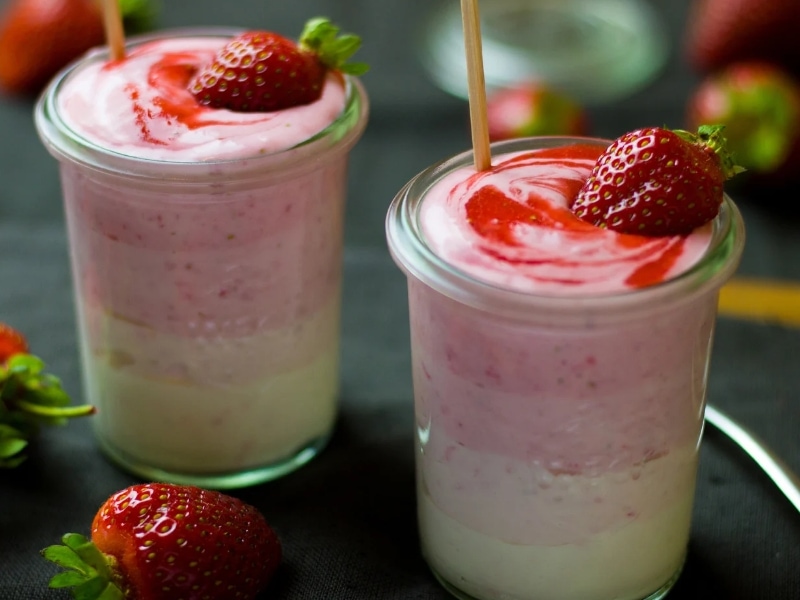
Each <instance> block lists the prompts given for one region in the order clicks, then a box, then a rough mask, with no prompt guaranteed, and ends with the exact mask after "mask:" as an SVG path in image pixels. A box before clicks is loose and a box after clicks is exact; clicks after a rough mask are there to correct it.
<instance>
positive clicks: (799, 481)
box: [705, 405, 800, 511]
mask: <svg viewBox="0 0 800 600" xmlns="http://www.w3.org/2000/svg"><path fill="white" fill-rule="evenodd" d="M705 414H706V417H705V419H706V422H707V423H710V424H711V425H712V426H714V427H715V428H717V429H719V430H720V431H721V432H722V433H724V434H725V435H727V436H728V437H729V438H730V439H732V440H733V441H734V442H735V443H736V444H738V445H739V446H740V447H741V448H742V450H744V451H745V452H746V453H747V454H748V455H749V456H750V458H752V459H753V460H754V461H755V462H756V464H758V465H759V466H760V467H761V468H762V469H763V470H764V472H765V473H766V474H767V475H768V476H769V478H770V479H772V481H773V482H775V485H777V486H778V489H780V490H781V491H782V492H783V494H784V495H785V496H786V497H787V498H788V499H789V502H791V503H792V504H793V505H794V507H795V508H796V509H797V510H798V511H800V477H798V476H797V474H795V473H794V472H792V469H791V468H790V467H789V466H788V465H787V464H786V463H785V462H783V461H782V460H781V459H780V458H779V457H778V455H777V454H775V453H774V452H773V451H772V450H770V449H769V448H768V447H767V446H766V445H765V444H764V443H763V442H762V441H761V440H759V439H758V438H757V437H756V436H755V435H754V434H752V433H751V432H749V431H748V430H746V429H745V428H744V427H742V426H741V425H739V424H738V423H737V422H736V421H734V420H733V419H731V418H730V417H728V416H727V415H726V414H725V413H722V412H720V411H719V409H717V408H715V407H713V406H711V405H706V413H705Z"/></svg>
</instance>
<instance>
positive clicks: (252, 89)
mask: <svg viewBox="0 0 800 600" xmlns="http://www.w3.org/2000/svg"><path fill="white" fill-rule="evenodd" d="M360 46H361V39H360V38H359V37H358V36H355V35H352V34H345V35H339V28H338V27H336V26H335V25H334V24H333V23H331V22H330V21H329V20H328V19H325V18H322V17H318V18H315V19H311V20H310V21H308V23H306V26H305V28H304V29H303V32H302V34H301V35H300V39H299V42H295V41H294V40H290V39H288V38H285V37H283V36H281V35H278V34H277V33H273V32H270V31H248V32H245V33H243V34H241V35H239V36H237V37H236V38H234V39H233V40H231V41H230V42H229V43H228V44H226V45H225V47H223V48H222V49H221V50H220V51H219V52H218V53H217V56H216V57H215V59H214V61H213V62H212V63H211V64H209V65H207V66H206V67H204V68H203V69H201V70H200V71H199V72H198V73H197V74H196V75H195V77H194V78H193V79H192V81H191V82H190V84H189V90H190V91H191V93H192V95H194V97H195V98H196V99H197V101H198V102H199V103H200V104H203V105H206V106H210V107H212V108H227V109H229V110H234V111H240V112H270V111H276V110H281V109H284V108H290V107H292V106H299V105H302V104H308V103H310V102H313V101H314V100H317V99H318V98H319V97H320V95H321V94H322V88H323V85H324V83H325V75H326V73H327V72H328V71H329V70H335V71H339V72H342V73H347V74H350V75H361V74H362V73H364V72H366V70H367V66H366V65H365V64H363V63H348V62H347V60H348V59H349V58H350V57H351V56H352V55H353V54H354V53H355V52H356V51H357V50H358V49H359V47H360Z"/></svg>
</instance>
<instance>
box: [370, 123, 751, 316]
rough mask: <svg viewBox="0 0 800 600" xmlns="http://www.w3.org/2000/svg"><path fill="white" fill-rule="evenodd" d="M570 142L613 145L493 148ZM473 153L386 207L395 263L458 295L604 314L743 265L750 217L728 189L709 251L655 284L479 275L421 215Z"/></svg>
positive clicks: (672, 294) (500, 306)
mask: <svg viewBox="0 0 800 600" xmlns="http://www.w3.org/2000/svg"><path fill="white" fill-rule="evenodd" d="M570 143H597V144H602V145H605V146H607V145H608V144H610V143H611V140H605V139H601V138H593V137H567V136H564V137H559V136H550V137H537V138H518V139H514V140H506V141H502V142H495V143H493V144H492V155H493V156H496V155H499V154H506V153H513V152H521V151H530V150H533V149H536V148H545V147H554V146H561V145H565V144H570ZM473 160H474V154H473V152H472V150H466V151H464V152H462V153H460V154H457V155H455V156H452V157H450V158H447V159H444V160H442V161H440V162H438V163H436V164H434V165H432V166H430V167H428V168H427V169H425V170H423V171H422V172H420V173H418V174H417V175H416V176H415V177H413V178H412V179H411V180H410V181H409V182H408V183H407V184H406V185H405V186H404V187H403V188H402V189H401V190H400V192H399V193H398V194H397V195H396V196H395V198H394V200H393V201H392V203H391V205H390V207H389V210H388V213H387V215H386V223H385V226H386V238H387V244H388V246H389V251H390V254H391V255H392V258H393V259H394V261H395V262H396V264H397V265H398V266H399V267H400V268H401V270H403V271H404V272H405V273H406V275H407V276H409V277H414V278H415V279H418V280H420V281H421V282H423V283H425V284H426V285H428V286H429V287H431V288H433V289H435V290H437V291H438V292H440V293H442V294H444V295H446V296H448V297H450V298H452V299H453V300H456V301H459V302H461V303H463V304H467V305H471V306H473V307H475V308H479V309H484V310H491V311H492V312H494V313H497V314H505V315H506V316H509V317H513V318H518V317H521V318H525V319H529V318H531V317H532V315H534V314H535V313H536V311H538V310H546V311H547V313H546V314H547V316H548V317H551V318H555V317H557V316H558V315H563V316H568V315H572V314H575V313H576V312H586V311H602V312H603V314H606V315H610V314H615V313H616V314H618V315H619V316H620V317H622V318H625V317H626V316H632V315H633V314H634V313H636V312H637V311H640V310H641V311H647V310H650V309H649V307H652V306H653V303H656V302H657V303H662V302H663V303H671V302H675V303H680V302H683V301H689V300H691V299H693V298H695V297H697V296H698V295H702V294H705V293H707V292H708V291H710V290H713V289H714V288H719V287H721V285H722V284H723V283H724V282H725V281H726V280H727V279H729V278H730V276H731V275H732V274H733V273H734V271H735V270H736V268H737V267H738V264H739V261H740V259H741V255H742V251H743V247H744V224H743V222H742V217H741V213H740V212H739V210H738V208H737V207H736V205H735V204H734V202H733V201H732V200H731V198H730V197H729V196H728V195H727V194H725V196H724V200H723V203H722V206H721V208H720V213H719V215H718V216H717V218H716V219H715V220H714V222H713V225H712V235H711V240H710V242H709V245H708V248H707V250H706V252H705V254H704V255H703V256H702V257H701V258H700V260H698V261H697V262H696V263H695V264H694V265H693V266H692V267H690V268H689V269H687V270H686V271H683V272H682V273H680V274H678V275H676V276H675V277H673V278H671V279H668V280H666V281H663V282H660V283H657V284H654V285H651V286H647V287H643V288H636V289H630V290H621V291H612V292H600V293H594V292H591V293H585V294H583V295H581V294H580V293H576V294H556V293H540V294H537V293H530V292H526V291H520V290H516V289H512V288H508V287H502V286H500V285H496V284H493V283H490V282H487V281H485V280H483V279H479V278H477V277H474V276H472V275H470V274H469V273H467V272H465V271H463V270H461V269H459V268H457V267H455V266H453V265H451V264H450V263H448V262H446V261H445V260H444V259H442V258H441V257H439V256H438V255H437V254H436V253H435V252H434V251H433V250H432V249H431V247H430V246H429V245H428V244H427V243H426V242H425V240H424V236H423V235H422V231H421V226H420V224H419V220H418V216H419V208H420V206H421V205H422V202H423V198H424V195H425V193H426V191H427V190H428V189H429V188H430V187H431V186H432V185H433V184H434V183H435V182H436V181H438V180H439V179H440V178H441V177H443V176H444V175H446V174H448V173H450V172H452V171H454V170H456V169H459V168H462V167H466V166H468V165H469V164H470V163H471V162H473Z"/></svg>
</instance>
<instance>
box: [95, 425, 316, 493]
mask: <svg viewBox="0 0 800 600" xmlns="http://www.w3.org/2000/svg"><path fill="white" fill-rule="evenodd" d="M330 437H331V436H330V435H325V436H322V437H318V438H315V439H313V440H311V441H310V442H309V443H308V444H306V445H304V446H303V447H302V448H300V449H299V450H298V451H296V452H294V453H293V454H291V455H290V456H288V457H286V458H284V459H282V460H279V461H275V462H272V463H269V464H266V465H262V466H259V467H253V468H249V469H244V470H241V471H233V472H224V473H200V472H198V473H186V472H181V473H178V472H174V471H170V470H166V469H160V468H158V467H155V466H153V465H149V464H144V463H142V462H141V461H139V460H137V459H136V458H134V457H133V456H130V455H129V454H128V453H126V452H124V451H121V450H119V449H118V448H117V447H115V446H114V444H112V443H110V442H109V441H108V440H106V439H104V438H103V437H102V436H100V435H96V438H97V441H98V444H99V446H100V449H101V450H102V452H103V453H104V454H105V455H106V456H107V457H108V458H109V459H110V460H111V462H113V463H114V464H115V465H117V466H118V467H120V468H121V469H123V470H124V471H127V472H129V473H131V474H133V475H136V476H137V477H140V478H142V479H144V480H146V481H162V482H167V483H176V484H181V485H195V486H198V487H203V488H208V489H218V490H222V489H235V488H243V487H249V486H253V485H257V484H259V483H264V482H267V481H272V480H274V479H278V478H280V477H283V476H284V475H287V474H289V473H291V472H292V471H295V470H297V469H299V468H300V467H302V466H303V465H305V464H306V463H307V462H309V461H310V460H311V459H312V458H314V457H315V456H317V455H318V454H319V453H320V452H321V451H322V449H323V448H325V446H326V445H327V444H328V441H329V440H330Z"/></svg>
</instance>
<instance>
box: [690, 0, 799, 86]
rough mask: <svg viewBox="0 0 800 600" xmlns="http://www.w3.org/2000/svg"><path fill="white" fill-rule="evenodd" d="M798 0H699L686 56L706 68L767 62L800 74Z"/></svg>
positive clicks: (696, 65)
mask: <svg viewBox="0 0 800 600" xmlns="http://www.w3.org/2000/svg"><path fill="white" fill-rule="evenodd" d="M798 29H800V2H798V0H696V1H695V3H694V4H693V6H692V8H691V10H690V13H689V19H688V21H687V32H686V40H685V49H686V54H687V56H688V58H689V60H690V62H691V63H692V64H693V65H694V66H695V67H696V68H698V69H701V70H715V69H719V68H721V67H723V66H725V65H727V64H728V63H731V62H735V61H739V60H749V59H762V60H768V61H770V62H776V63H778V64H781V65H783V66H784V67H787V68H792V69H796V70H798V71H800V44H798V43H797V31H798Z"/></svg>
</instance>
